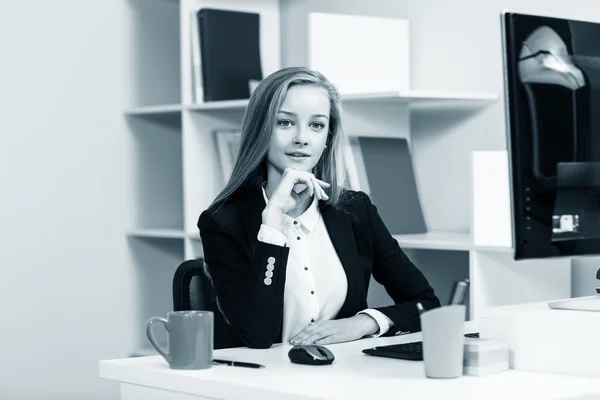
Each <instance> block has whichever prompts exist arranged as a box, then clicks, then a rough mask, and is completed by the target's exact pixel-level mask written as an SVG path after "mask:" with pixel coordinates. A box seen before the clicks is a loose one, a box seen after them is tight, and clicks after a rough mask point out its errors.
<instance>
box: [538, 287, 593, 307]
mask: <svg viewBox="0 0 600 400" xmlns="http://www.w3.org/2000/svg"><path fill="white" fill-rule="evenodd" d="M596 292H600V288H596ZM548 307H550V308H551V309H553V310H572V311H596V312H598V311H600V294H599V295H597V296H587V297H575V298H573V299H566V300H558V301H551V302H549V303H548Z"/></svg>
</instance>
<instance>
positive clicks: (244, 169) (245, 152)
mask: <svg viewBox="0 0 600 400" xmlns="http://www.w3.org/2000/svg"><path fill="white" fill-rule="evenodd" d="M294 85H311V86H316V87H321V88H323V89H325V90H326V91H327V93H328V95H329V101H330V116H329V132H328V137H327V141H326V145H327V147H326V148H325V150H324V151H323V154H322V155H321V158H320V159H319V161H318V163H317V164H316V165H315V167H314V169H313V174H314V175H315V176H316V177H317V178H318V179H321V180H323V181H325V182H328V183H330V184H331V186H330V187H329V188H327V189H326V190H325V191H326V193H327V195H328V196H329V199H328V200H327V201H326V204H327V205H331V206H334V207H338V206H339V205H340V201H341V199H342V195H343V194H344V192H345V191H346V190H347V189H348V188H349V187H350V182H349V175H348V164H347V160H346V156H345V151H346V149H347V148H348V145H349V143H348V139H347V137H346V135H345V134H344V131H343V129H342V121H341V113H342V106H341V101H340V95H339V92H338V90H337V88H336V87H335V86H334V85H333V84H332V83H331V82H329V80H327V78H325V76H323V74H321V73H319V72H317V71H313V70H311V69H308V68H306V67H289V68H283V69H280V70H278V71H276V72H274V73H273V74H271V75H269V76H268V77H266V78H265V79H263V80H262V81H261V82H260V83H259V84H258V86H257V87H256V89H255V90H254V92H253V93H252V96H251V97H250V101H249V103H248V107H247V108H246V112H245V113H244V118H243V123H242V132H241V143H240V147H239V152H238V156H237V161H236V163H235V166H234V167H233V171H232V173H231V176H230V178H229V181H228V182H227V185H225V188H224V189H223V190H222V191H221V192H220V193H219V194H218V195H217V197H216V198H215V199H214V201H213V202H212V204H211V205H210V207H209V208H214V207H217V206H218V205H220V204H222V203H224V202H225V201H226V200H227V199H228V198H229V197H230V196H232V195H235V194H236V193H239V192H241V191H242V189H243V188H248V189H258V188H260V185H262V184H263V183H264V182H265V181H266V180H267V176H266V162H265V161H266V155H267V151H268V148H269V143H270V140H271V135H272V132H273V127H274V126H275V123H276V118H277V113H278V112H279V109H280V107H281V105H282V103H283V101H284V99H285V96H286V94H287V91H288V89H289V88H290V87H292V86H294Z"/></svg>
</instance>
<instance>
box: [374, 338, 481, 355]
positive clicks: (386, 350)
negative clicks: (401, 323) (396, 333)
mask: <svg viewBox="0 0 600 400" xmlns="http://www.w3.org/2000/svg"><path fill="white" fill-rule="evenodd" d="M465 337H468V338H478V337H479V333H478V332H475V333H467V334H465ZM363 353H365V354H368V355H370V356H377V357H389V358H398V359H401V360H410V361H422V360H423V342H410V343H401V344H391V345H387V346H378V347H373V348H370V349H363Z"/></svg>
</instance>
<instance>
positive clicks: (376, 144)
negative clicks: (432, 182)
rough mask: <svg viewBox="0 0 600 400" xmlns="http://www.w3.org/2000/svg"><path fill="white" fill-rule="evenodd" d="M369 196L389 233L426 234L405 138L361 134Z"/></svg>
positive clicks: (360, 141) (361, 148)
mask: <svg viewBox="0 0 600 400" xmlns="http://www.w3.org/2000/svg"><path fill="white" fill-rule="evenodd" d="M358 140H359V144H360V150H361V153H362V158H363V160H364V166H365V170H366V174H367V179H368V181H369V188H370V195H371V197H372V199H373V204H375V206H376V207H377V211H378V212H379V215H381V219H382V220H383V222H384V223H385V225H386V226H387V228H388V230H389V231H390V232H391V233H392V234H395V235H396V234H397V235H401V234H416V233H426V232H427V226H426V224H425V218H424V216H423V210H422V209H421V202H420V201H419V194H418V190H417V182H416V179H415V174H414V169H413V164H412V157H411V154H410V149H409V147H408V142H407V141H406V139H404V138H381V137H379V138H377V137H360V138H359V139H358Z"/></svg>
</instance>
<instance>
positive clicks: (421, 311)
mask: <svg viewBox="0 0 600 400" xmlns="http://www.w3.org/2000/svg"><path fill="white" fill-rule="evenodd" d="M417 310H419V314H422V313H423V311H425V309H424V308H423V305H422V304H421V302H418V303H417Z"/></svg>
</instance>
